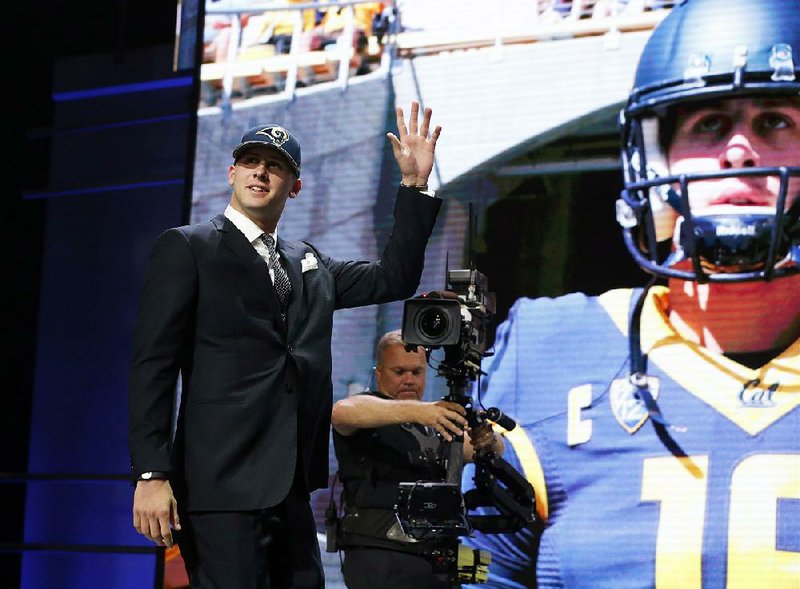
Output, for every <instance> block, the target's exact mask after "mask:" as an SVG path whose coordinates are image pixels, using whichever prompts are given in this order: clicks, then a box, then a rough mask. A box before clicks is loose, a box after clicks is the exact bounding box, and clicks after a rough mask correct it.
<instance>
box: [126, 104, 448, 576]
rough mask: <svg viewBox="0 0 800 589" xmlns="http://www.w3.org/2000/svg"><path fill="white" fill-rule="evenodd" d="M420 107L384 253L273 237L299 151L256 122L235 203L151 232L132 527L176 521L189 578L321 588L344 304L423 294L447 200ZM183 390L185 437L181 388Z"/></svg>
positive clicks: (151, 533)
mask: <svg viewBox="0 0 800 589" xmlns="http://www.w3.org/2000/svg"><path fill="white" fill-rule="evenodd" d="M419 114H420V113H419V105H418V104H417V103H412V106H411V113H410V117H409V122H408V128H406V123H405V117H404V115H403V111H402V109H400V108H398V109H397V126H398V131H399V132H398V135H397V136H395V135H394V134H392V133H389V134H388V137H389V139H390V141H391V144H392V149H393V152H394V156H395V159H396V160H397V162H398V165H399V167H400V172H401V174H402V183H401V186H400V188H399V189H398V193H397V200H396V203H395V211H394V218H395V224H394V228H393V230H392V232H391V235H390V237H389V240H388V242H387V244H386V246H385V249H384V250H383V253H382V255H381V259H380V261H378V262H366V261H348V262H343V261H338V260H333V259H331V258H329V257H328V256H326V255H325V254H323V253H321V252H320V251H319V250H317V249H316V248H315V247H314V246H313V245H312V244H310V243H307V242H290V241H286V240H283V239H281V238H279V237H277V236H276V227H277V224H278V221H279V220H280V218H281V215H282V213H283V210H284V206H285V205H286V202H287V201H288V200H289V199H291V198H295V197H296V196H297V194H298V193H299V192H300V189H301V187H302V182H301V180H300V163H301V161H300V145H299V143H298V142H297V140H296V138H295V137H293V136H292V135H291V133H289V132H288V131H287V130H285V129H283V128H282V127H280V126H277V125H262V126H259V127H254V128H253V129H251V130H249V131H248V132H247V133H245V135H244V136H243V137H242V142H241V143H240V144H239V145H238V146H237V147H236V148H235V150H234V152H233V158H234V162H233V163H232V164H231V165H230V167H229V169H228V183H229V184H230V185H231V187H232V189H233V190H232V195H231V200H230V205H229V206H228V207H227V208H226V210H225V214H224V215H218V216H217V217H215V218H213V219H212V220H211V221H209V222H206V223H199V224H196V225H190V226H184V227H178V228H173V229H170V230H168V231H166V232H164V233H163V234H162V235H161V236H160V237H159V238H158V240H157V241H156V243H155V245H154V247H153V251H152V253H151V258H150V265H149V269H148V274H147V279H146V281H145V286H144V289H143V292H142V298H141V302H140V308H139V318H138V324H137V328H136V333H135V337H134V354H133V362H132V368H131V377H130V390H129V443H130V451H131V462H132V469H133V470H132V474H133V477H134V479H135V480H136V483H135V484H136V490H135V492H134V499H133V523H134V527H135V528H136V529H137V531H139V532H140V533H141V534H143V535H144V536H146V537H148V538H149V539H151V540H152V541H153V542H155V543H156V544H158V545H159V546H172V544H173V537H172V531H173V530H175V531H176V534H175V536H176V539H177V541H178V543H179V545H180V548H181V554H182V555H183V558H184V561H185V563H186V568H187V572H188V574H189V578H190V581H191V584H192V587H202V588H211V587H214V588H225V589H229V588H230V589H256V588H276V587H278V588H284V587H286V588H288V587H292V588H295V587H297V588H299V587H315V588H316V587H322V586H323V585H324V578H323V572H322V566H321V559H320V553H319V546H318V543H317V540H316V527H315V524H314V519H313V515H312V512H311V507H310V503H309V492H310V491H313V490H314V489H317V488H321V487H324V486H325V485H326V484H327V474H328V472H327V468H328V436H329V431H330V416H331V403H332V395H331V390H332V384H331V351H330V343H331V329H332V320H333V311H334V310H335V309H340V308H345V307H357V306H362V305H370V304H376V303H384V302H388V301H393V300H398V299H402V298H406V297H409V296H412V295H413V294H414V292H415V290H416V288H417V287H418V286H419V280H420V276H421V274H422V267H423V262H424V254H425V247H426V244H427V240H428V237H429V236H430V234H431V232H432V230H433V226H434V223H435V220H436V215H437V213H438V210H439V207H440V205H441V200H440V199H438V198H436V197H435V195H433V194H432V193H430V192H429V191H428V190H427V180H428V176H429V175H430V172H431V169H432V167H433V158H434V151H435V146H436V141H437V139H438V137H439V134H440V132H441V128H440V127H438V126H437V127H436V128H434V129H433V130H432V131H430V132H429V128H430V118H431V111H430V109H425V111H424V113H423V115H422V120H421V121H418V118H419ZM179 372H180V374H181V377H182V394H181V398H180V405H179V409H178V421H177V431H176V432H175V436H174V441H173V439H172V436H171V429H172V428H171V424H172V413H173V404H174V402H175V400H174V394H175V385H176V381H177V377H178V373H179Z"/></svg>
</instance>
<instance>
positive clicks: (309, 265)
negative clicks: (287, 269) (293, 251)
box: [300, 252, 319, 273]
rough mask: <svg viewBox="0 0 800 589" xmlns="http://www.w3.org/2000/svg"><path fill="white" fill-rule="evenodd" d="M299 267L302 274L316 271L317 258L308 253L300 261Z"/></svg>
mask: <svg viewBox="0 0 800 589" xmlns="http://www.w3.org/2000/svg"><path fill="white" fill-rule="evenodd" d="M300 267H301V268H302V270H303V272H304V273H305V272H308V271H309V270H316V269H317V268H318V267H319V266H318V262H317V256H315V255H314V254H312V253H311V252H308V253H307V254H306V257H305V258H303V259H302V260H300Z"/></svg>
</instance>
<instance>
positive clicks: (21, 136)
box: [0, 0, 176, 588]
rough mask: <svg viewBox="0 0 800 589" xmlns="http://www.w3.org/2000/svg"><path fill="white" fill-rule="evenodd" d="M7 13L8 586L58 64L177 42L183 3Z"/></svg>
mask: <svg viewBox="0 0 800 589" xmlns="http://www.w3.org/2000/svg"><path fill="white" fill-rule="evenodd" d="M23 4H24V5H23ZM7 10H10V13H7V20H6V24H5V27H4V28H5V30H6V31H7V32H8V43H7V46H6V51H5V52H4V63H5V65H6V69H5V74H6V77H5V79H4V83H3V87H4V94H5V96H6V101H4V102H5V104H6V106H5V107H4V110H5V116H4V117H3V119H4V126H7V129H8V130H9V131H10V133H9V134H8V135H6V136H7V137H9V138H10V141H9V142H8V143H7V145H6V149H4V150H3V151H4V153H5V154H6V156H5V157H7V158H10V160H8V161H9V167H8V169H7V171H6V174H4V180H5V182H6V183H7V186H8V185H9V184H10V190H9V191H8V192H7V198H5V199H4V200H5V204H6V207H8V209H7V210H6V213H5V215H4V220H5V223H4V225H5V229H6V230H5V231H3V236H4V239H3V242H4V243H3V260H4V262H5V263H4V269H5V271H4V273H3V274H4V280H3V284H4V290H6V293H5V295H6V296H5V297H4V300H5V301H7V303H6V304H7V305H8V306H6V312H5V313H4V314H3V315H4V316H5V320H4V325H3V329H2V333H3V348H4V354H3V355H4V362H3V364H4V366H5V371H4V372H5V374H6V375H7V378H6V379H4V381H5V386H4V387H3V391H2V393H1V394H0V448H2V451H0V474H1V475H2V477H3V478H2V479H1V480H0V483H2V484H0V506H2V507H1V508H0V522H2V524H0V548H1V549H0V587H9V588H12V587H18V586H19V582H20V580H19V579H20V570H19V569H20V558H21V557H20V551H19V547H18V546H16V545H17V544H19V543H21V542H22V539H23V517H24V510H25V490H26V484H27V483H26V482H24V473H26V472H27V470H28V456H29V453H28V450H29V444H30V420H31V403H32V398H33V389H34V385H35V383H34V380H35V368H36V351H37V342H36V334H37V329H38V325H37V319H38V315H39V305H40V302H39V301H40V287H41V282H42V254H43V247H44V225H45V219H46V211H47V206H48V199H46V198H26V195H30V194H31V193H37V192H39V193H40V192H41V191H46V190H47V189H48V187H49V186H50V178H49V174H50V171H49V170H50V169H49V166H50V161H51V145H52V141H51V135H52V126H53V114H54V104H53V99H52V87H53V66H54V64H55V63H56V61H57V60H59V59H61V58H64V57H68V56H76V55H87V54H111V55H113V56H114V59H117V60H124V59H125V55H126V52H127V51H129V50H130V49H135V48H141V47H150V46H155V45H160V44H164V43H171V42H173V40H174V35H175V15H176V5H175V2H171V1H166V2H165V1H163V0H135V1H134V0H103V1H99V0H81V1H80V2H69V1H66V0H62V1H57V0H44V1H40V2H25V3H21V2H16V3H13V4H12V5H11V6H10V7H8V8H7ZM9 68H10V69H9ZM100 82H101V81H100V80H98V85H100ZM86 157H91V155H90V154H87V156H86ZM9 291H10V292H9ZM91 320H92V319H91V318H88V317H87V319H86V321H91Z"/></svg>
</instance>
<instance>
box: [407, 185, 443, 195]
mask: <svg viewBox="0 0 800 589" xmlns="http://www.w3.org/2000/svg"><path fill="white" fill-rule="evenodd" d="M400 186H402V187H403V188H410V189H411V190H416V191H417V192H421V193H422V194H424V195H426V196H436V191H434V190H430V189H429V188H428V185H427V184H417V185H413V186H412V185H410V184H404V183H402V182H400Z"/></svg>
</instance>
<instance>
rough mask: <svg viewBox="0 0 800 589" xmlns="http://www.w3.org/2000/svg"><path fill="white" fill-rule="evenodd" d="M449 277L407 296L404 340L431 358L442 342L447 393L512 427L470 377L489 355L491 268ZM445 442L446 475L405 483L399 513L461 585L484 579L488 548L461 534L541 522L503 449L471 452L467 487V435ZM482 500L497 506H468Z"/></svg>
mask: <svg viewBox="0 0 800 589" xmlns="http://www.w3.org/2000/svg"><path fill="white" fill-rule="evenodd" d="M447 283H448V286H449V290H443V291H433V292H429V293H425V294H423V295H420V296H418V297H414V298H411V299H408V300H406V301H405V303H404V308H403V324H402V330H401V334H402V339H403V342H404V343H405V345H406V348H407V349H409V350H411V351H414V350H416V349H417V348H418V347H422V348H423V349H424V350H425V353H426V355H427V357H428V361H429V362H430V358H431V352H432V351H433V350H435V349H438V348H443V350H444V359H443V360H441V361H440V362H439V363H438V365H436V367H435V368H436V371H437V374H438V375H439V376H442V377H444V378H446V380H447V387H448V394H447V395H446V396H445V397H444V400H445V401H450V402H453V403H458V404H459V405H461V406H462V407H464V409H465V410H466V416H467V422H468V423H469V426H470V427H471V428H475V427H478V426H479V425H481V424H483V423H485V422H487V421H488V422H493V423H496V424H497V425H499V426H501V427H502V428H504V429H506V430H509V431H510V430H512V429H514V427H515V426H516V423H515V422H514V421H513V420H512V419H511V418H509V417H508V416H506V415H504V414H503V413H502V412H501V411H500V410H499V409H498V408H496V407H490V408H488V409H483V408H480V409H478V408H476V407H475V406H474V404H473V400H472V397H471V395H470V394H469V388H470V386H471V383H472V382H474V381H476V380H477V379H478V378H479V377H480V375H481V374H482V371H481V360H482V358H484V357H485V356H489V355H490V353H487V351H486V342H487V339H486V338H487V331H488V328H489V325H490V324H491V320H492V318H493V315H494V312H495V299H494V293H490V292H489V291H488V288H487V280H486V276H484V275H483V274H482V273H480V272H479V271H478V270H476V269H475V268H470V269H458V270H449V271H448V272H447ZM444 443H445V444H447V446H446V449H445V452H444V460H445V464H444V466H445V469H446V473H447V474H446V478H445V480H444V481H417V482H407V483H406V482H404V483H400V488H399V490H398V502H397V505H396V512H397V516H398V519H399V521H400V524H401V525H402V527H403V530H404V531H405V533H406V534H408V535H409V536H411V537H413V538H415V539H417V540H420V541H423V542H431V543H432V544H433V545H434V546H437V545H438V546H439V548H437V549H435V550H434V553H433V556H434V558H433V559H432V562H433V563H434V567H435V568H437V567H438V570H439V571H440V572H442V574H447V575H448V577H449V579H450V581H451V582H453V583H454V584H455V586H459V582H460V581H466V582H471V583H480V582H485V580H486V567H487V566H488V563H489V560H490V556H489V555H488V554H484V551H470V550H468V549H466V550H465V548H464V547H463V546H460V543H459V541H458V537H459V536H467V535H469V534H470V533H471V532H472V531H473V530H477V531H480V532H483V533H487V534H500V533H509V532H515V531H517V530H520V529H522V528H523V527H534V526H536V525H537V524H538V523H539V522H538V519H537V516H536V510H535V497H534V492H533V487H532V486H531V484H530V483H529V482H528V481H527V480H526V479H525V477H524V476H522V474H521V473H519V472H518V471H517V470H516V469H514V468H513V467H512V466H511V465H510V464H509V463H508V462H506V461H505V460H504V459H503V458H502V457H501V456H499V455H498V454H497V453H495V452H493V451H491V450H488V451H487V450H484V451H480V452H476V453H475V455H474V459H473V462H474V464H475V476H474V478H473V480H474V482H475V487H474V488H472V489H470V490H468V491H467V492H466V493H464V494H463V495H462V493H461V479H462V474H463V468H464V454H463V445H464V439H463V437H457V438H454V439H453V441H451V442H444ZM479 507H488V508H493V510H494V511H495V512H496V513H490V514H480V515H479V514H469V513H468V511H470V510H473V509H477V508H479ZM479 553H481V554H479Z"/></svg>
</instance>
